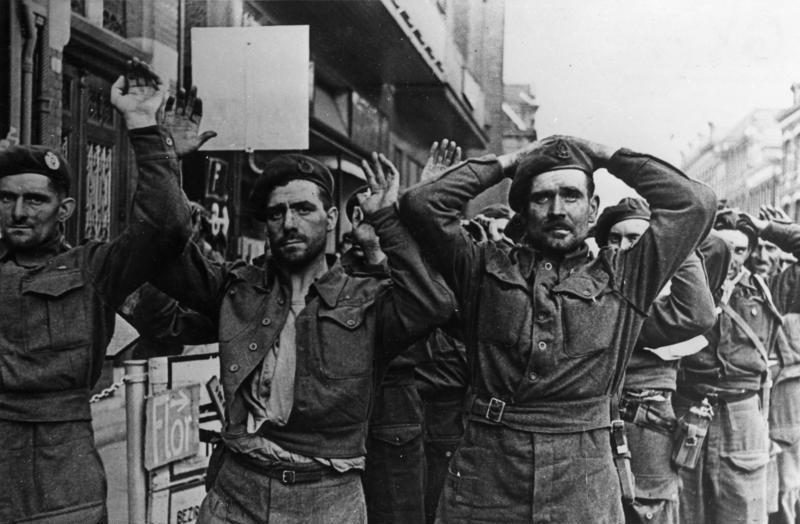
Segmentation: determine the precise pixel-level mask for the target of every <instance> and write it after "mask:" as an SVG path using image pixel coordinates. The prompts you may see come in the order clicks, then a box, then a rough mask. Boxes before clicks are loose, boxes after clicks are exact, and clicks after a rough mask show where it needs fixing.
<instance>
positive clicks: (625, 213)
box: [594, 197, 650, 247]
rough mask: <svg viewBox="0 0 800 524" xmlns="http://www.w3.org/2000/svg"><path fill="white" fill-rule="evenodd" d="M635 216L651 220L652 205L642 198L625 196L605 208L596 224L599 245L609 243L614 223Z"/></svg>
mask: <svg viewBox="0 0 800 524" xmlns="http://www.w3.org/2000/svg"><path fill="white" fill-rule="evenodd" d="M634 218H639V219H641V220H648V221H649V220H650V206H649V205H648V204H647V202H646V201H645V200H643V199H641V198H633V197H625V198H623V199H622V200H620V201H619V202H618V203H616V204H614V205H613V206H608V207H607V208H605V209H604V210H603V212H602V213H600V217H599V218H598V219H597V224H596V225H595V226H594V236H595V240H597V245H598V246H600V247H603V246H605V245H606V244H608V234H609V232H610V231H611V228H612V227H614V224H617V223H619V222H622V221H623V220H630V219H634Z"/></svg>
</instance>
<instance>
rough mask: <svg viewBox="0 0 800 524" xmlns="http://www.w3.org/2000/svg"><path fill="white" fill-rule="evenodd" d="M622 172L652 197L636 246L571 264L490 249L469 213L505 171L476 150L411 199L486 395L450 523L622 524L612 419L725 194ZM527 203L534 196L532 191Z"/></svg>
mask: <svg viewBox="0 0 800 524" xmlns="http://www.w3.org/2000/svg"><path fill="white" fill-rule="evenodd" d="M608 170H609V171H610V172H611V173H612V174H614V175H616V176H617V177H619V178H620V179H622V180H623V181H624V182H625V183H627V184H628V185H630V186H632V187H634V188H635V189H636V190H637V191H638V192H639V194H641V195H643V196H644V197H645V198H646V199H647V200H648V201H649V203H650V206H651V209H652V210H653V219H652V221H651V227H650V229H649V230H648V231H647V232H646V233H645V234H644V236H643V237H642V238H641V239H640V240H639V242H638V243H637V244H636V245H635V246H634V247H633V248H632V249H631V250H629V251H627V252H622V253H621V252H618V251H617V250H602V251H601V252H600V255H599V257H598V258H597V259H595V260H592V259H591V258H590V256H589V253H588V250H587V249H586V248H585V246H584V247H582V248H580V249H577V250H576V251H574V252H573V253H570V254H568V255H567V256H565V257H564V259H563V260H556V259H551V258H548V257H546V256H545V255H544V254H543V253H541V252H538V251H536V250H534V249H531V248H530V247H522V248H518V249H513V250H511V252H510V253H508V252H506V251H507V250H500V249H498V248H497V247H495V246H493V245H492V244H491V243H489V244H486V245H480V246H476V245H475V244H474V243H473V242H472V241H471V240H470V239H468V238H467V237H466V236H465V234H464V233H463V232H462V230H461V227H460V225H459V216H458V215H459V211H460V210H461V209H463V207H464V205H465V204H466V203H467V201H469V200H470V199H471V198H473V197H475V196H476V195H478V194H480V193H481V192H482V191H484V190H485V189H487V188H489V187H492V186H494V185H495V184H497V183H498V182H500V181H501V180H502V179H503V176H504V175H503V171H502V169H501V166H500V164H499V163H498V162H497V161H496V160H495V159H494V158H493V157H491V156H489V157H484V158H481V159H477V160H469V161H467V162H464V163H462V164H459V165H458V166H456V167H454V168H453V169H452V170H450V171H449V172H447V173H445V174H444V176H442V177H441V178H440V179H438V180H436V181H432V182H430V183H428V184H424V185H421V186H418V187H416V188H413V189H411V190H410V191H409V192H407V193H406V194H405V195H404V196H403V197H402V198H401V206H400V211H401V215H402V219H403V221H404V222H405V224H406V225H407V226H408V227H409V229H411V230H413V231H414V234H415V239H417V240H418V241H419V242H420V245H421V246H422V249H423V250H424V253H425V255H426V256H428V257H430V260H431V261H432V262H434V265H435V266H436V267H437V269H439V270H440V271H441V272H442V274H443V276H444V277H445V280H446V281H447V282H448V284H449V285H450V286H451V288H452V289H453V291H454V292H455V294H456V297H457V299H458V302H459V305H460V313H459V315H460V316H461V317H462V321H463V326H462V330H463V332H464V334H465V336H464V342H465V343H466V345H467V350H468V353H467V354H468V358H469V360H470V365H471V388H472V391H473V392H474V395H475V398H474V400H473V401H472V405H471V407H470V415H469V420H468V425H467V429H466V432H465V435H464V438H463V440H462V442H461V444H460V446H459V448H458V451H457V452H456V454H455V456H454V457H453V460H452V462H451V465H450V472H449V476H448V479H447V482H446V485H445V488H444V492H443V494H442V499H441V501H440V504H439V515H438V517H437V518H438V519H439V520H440V521H442V522H459V523H461V522H503V523H508V522H534V523H543V522H621V521H622V520H623V515H622V507H621V502H620V498H621V493H620V487H619V480H618V478H617V474H616V471H615V468H614V464H613V460H612V455H611V444H610V440H609V437H610V436H609V430H608V428H609V425H610V411H611V394H612V392H613V391H615V389H616V388H617V386H618V384H619V381H620V380H621V378H622V373H623V371H624V369H625V365H626V363H627V360H628V357H629V353H630V351H631V350H632V348H633V344H634V342H635V340H636V337H637V335H638V333H639V328H640V327H641V324H642V322H643V320H644V318H645V312H646V311H647V309H648V308H649V307H650V304H651V303H652V301H653V300H654V299H655V298H656V295H657V294H658V292H659V290H660V289H661V287H662V286H663V285H664V284H665V283H666V281H667V280H668V279H669V278H670V277H671V276H672V275H673V273H674V272H675V271H676V270H677V268H678V266H679V265H680V263H681V262H682V261H683V260H684V259H685V258H686V256H687V255H688V254H689V253H690V252H691V251H692V249H694V247H695V245H696V244H697V242H698V240H699V239H700V238H701V237H702V236H703V235H704V234H705V232H706V231H707V230H708V228H709V227H710V225H711V218H712V215H713V210H714V207H715V204H716V202H715V197H714V194H713V192H711V190H710V189H708V188H707V187H706V186H703V185H702V184H699V183H697V182H694V181H692V180H690V179H688V178H687V177H685V176H684V175H683V174H682V173H680V172H679V171H678V170H677V169H675V168H673V167H671V166H669V165H667V164H665V163H663V162H662V161H660V160H657V159H655V158H653V157H649V156H646V155H640V154H637V153H633V152H631V151H628V150H620V151H618V152H617V153H616V154H615V155H614V156H613V157H612V158H611V160H610V162H609V165H608ZM520 197H521V198H522V199H524V201H525V202H527V197H526V195H520Z"/></svg>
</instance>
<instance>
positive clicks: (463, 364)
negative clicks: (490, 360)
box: [414, 323, 469, 524]
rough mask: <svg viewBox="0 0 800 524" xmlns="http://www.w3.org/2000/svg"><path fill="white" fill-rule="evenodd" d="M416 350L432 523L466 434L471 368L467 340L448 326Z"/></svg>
mask: <svg viewBox="0 0 800 524" xmlns="http://www.w3.org/2000/svg"><path fill="white" fill-rule="evenodd" d="M449 324H450V323H448V325H449ZM416 351H417V352H418V354H419V355H420V358H419V361H418V362H417V366H416V368H415V370H414V371H415V377H416V386H417V390H418V391H419V395H420V398H421V399H422V410H423V419H424V421H423V431H424V435H423V442H424V447H425V522H427V523H429V524H430V523H432V522H433V521H434V520H435V517H436V506H438V504H439V497H440V495H441V493H442V488H443V487H444V482H445V479H446V478H447V468H448V466H449V464H450V459H451V458H452V456H453V453H455V450H456V447H458V443H459V441H460V440H461V437H462V436H463V435H464V403H465V401H466V398H467V385H468V384H469V368H468V366H467V356H466V349H465V348H464V343H463V342H461V340H459V339H458V337H456V336H454V335H453V334H450V333H448V330H447V329H443V328H439V329H436V330H435V331H434V332H433V333H431V334H430V335H428V338H426V339H425V340H421V341H419V342H417V344H416Z"/></svg>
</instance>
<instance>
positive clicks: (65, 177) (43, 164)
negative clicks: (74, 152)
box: [0, 145, 71, 193]
mask: <svg viewBox="0 0 800 524" xmlns="http://www.w3.org/2000/svg"><path fill="white" fill-rule="evenodd" d="M22 173H37V174H40V175H44V176H46V177H48V178H50V179H51V180H53V183H54V185H55V186H56V187H58V188H59V189H62V190H64V192H65V193H69V186H70V180H71V177H70V172H69V164H67V161H66V160H64V157H63V156H61V154H60V153H59V152H58V151H55V150H54V149H51V148H49V147H45V146H28V145H26V146H17V145H15V146H10V147H8V148H6V149H2V150H0V178H2V177H7V176H11V175H20V174H22Z"/></svg>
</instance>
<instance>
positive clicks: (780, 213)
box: [758, 206, 792, 224]
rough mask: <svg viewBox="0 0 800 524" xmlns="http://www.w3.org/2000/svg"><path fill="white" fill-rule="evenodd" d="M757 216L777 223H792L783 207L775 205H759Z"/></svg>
mask: <svg viewBox="0 0 800 524" xmlns="http://www.w3.org/2000/svg"><path fill="white" fill-rule="evenodd" d="M758 218H761V219H763V220H769V221H770V222H776V223H778V224H791V223H792V219H791V218H789V215H787V214H786V212H785V211H784V210H783V209H781V208H779V207H775V206H761V208H760V210H759V212H758Z"/></svg>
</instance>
